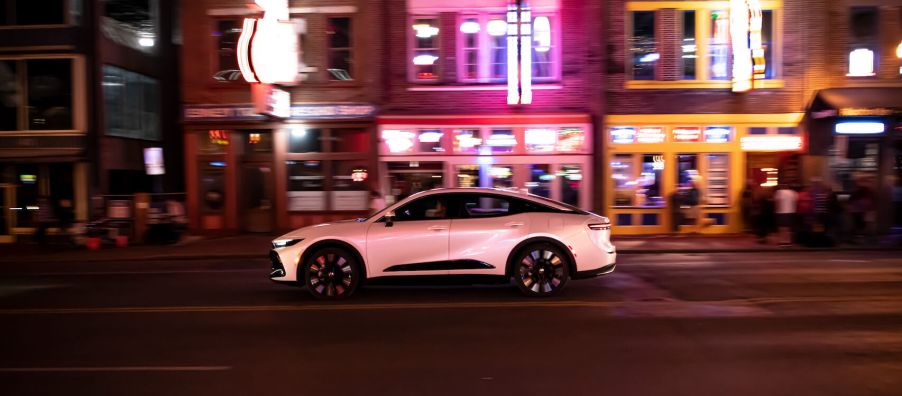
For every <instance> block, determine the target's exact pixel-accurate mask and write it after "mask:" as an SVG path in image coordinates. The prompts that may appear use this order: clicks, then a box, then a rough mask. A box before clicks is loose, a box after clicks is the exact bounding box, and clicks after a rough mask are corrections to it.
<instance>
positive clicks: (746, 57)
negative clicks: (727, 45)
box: [730, 0, 767, 92]
mask: <svg viewBox="0 0 902 396" xmlns="http://www.w3.org/2000/svg"><path fill="white" fill-rule="evenodd" d="M762 23H763V13H762V11H761V3H760V2H759V1H758V0H730V36H731V37H732V40H731V41H732V44H733V92H745V91H748V90H750V89H752V83H753V80H755V79H762V78H764V77H765V71H766V70H767V65H766V64H765V59H764V46H763V44H762V43H761V30H762Z"/></svg>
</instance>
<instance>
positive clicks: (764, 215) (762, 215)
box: [755, 188, 775, 245]
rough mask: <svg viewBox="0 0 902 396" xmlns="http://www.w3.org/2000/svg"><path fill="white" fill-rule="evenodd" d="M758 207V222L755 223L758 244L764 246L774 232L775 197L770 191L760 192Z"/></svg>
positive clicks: (765, 189) (757, 197)
mask: <svg viewBox="0 0 902 396" xmlns="http://www.w3.org/2000/svg"><path fill="white" fill-rule="evenodd" d="M755 202H756V207H757V212H758V213H757V221H756V222H755V233H756V234H757V236H758V243H760V244H762V245H764V244H767V243H768V237H769V236H770V234H771V233H773V231H774V228H775V227H774V225H775V221H774V196H773V194H772V193H771V192H770V189H767V188H762V189H760V190H758V194H757V196H756V197H755Z"/></svg>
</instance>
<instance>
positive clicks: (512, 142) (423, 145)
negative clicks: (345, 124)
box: [378, 114, 593, 209]
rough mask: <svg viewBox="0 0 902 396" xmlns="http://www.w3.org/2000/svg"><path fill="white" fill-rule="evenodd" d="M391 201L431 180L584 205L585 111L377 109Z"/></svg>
mask: <svg viewBox="0 0 902 396" xmlns="http://www.w3.org/2000/svg"><path fill="white" fill-rule="evenodd" d="M378 124H379V138H380V139H379V174H380V175H382V177H381V178H380V180H379V189H380V191H381V192H382V193H383V194H384V195H385V197H386V201H387V202H389V203H391V202H394V201H397V200H399V199H403V198H404V197H407V196H408V195H410V194H413V193H416V192H419V191H424V190H428V189H431V188H438V187H493V188H504V189H518V190H522V191H528V192H530V193H532V194H536V195H540V196H543V197H547V198H551V199H556V200H560V201H563V202H566V203H568V204H571V205H575V206H578V207H581V208H585V209H591V207H592V205H591V203H592V202H591V200H592V181H593V175H592V173H593V172H592V123H591V118H590V117H589V115H588V114H546V115H498V116H492V115H480V116H476V115H470V116H466V115H463V116H400V115H399V116H394V115H386V116H379V117H378Z"/></svg>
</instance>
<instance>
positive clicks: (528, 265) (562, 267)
mask: <svg viewBox="0 0 902 396" xmlns="http://www.w3.org/2000/svg"><path fill="white" fill-rule="evenodd" d="M568 261H569V260H568V258H567V256H566V255H565V254H564V252H562V251H561V250H560V249H558V248H557V247H556V246H554V245H551V244H548V243H540V244H535V245H529V246H526V247H525V248H523V249H521V250H520V251H519V252H518V253H517V255H516V256H515V257H514V268H513V270H514V271H513V281H514V284H516V285H517V287H518V288H519V289H520V291H522V292H523V293H524V294H526V295H527V296H531V297H547V296H552V295H555V294H557V293H559V292H560V291H561V289H563V288H564V286H565V285H566V284H567V281H568V280H569V279H570V268H569V267H570V263H569V262H568Z"/></svg>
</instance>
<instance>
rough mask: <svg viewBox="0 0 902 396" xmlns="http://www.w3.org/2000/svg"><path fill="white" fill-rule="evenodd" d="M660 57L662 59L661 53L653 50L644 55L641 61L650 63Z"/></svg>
mask: <svg viewBox="0 0 902 396" xmlns="http://www.w3.org/2000/svg"><path fill="white" fill-rule="evenodd" d="M658 59H661V54H659V53H657V52H652V53H650V54H645V55H642V57H641V58H639V62H642V63H650V62H654V61H656V60H658Z"/></svg>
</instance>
